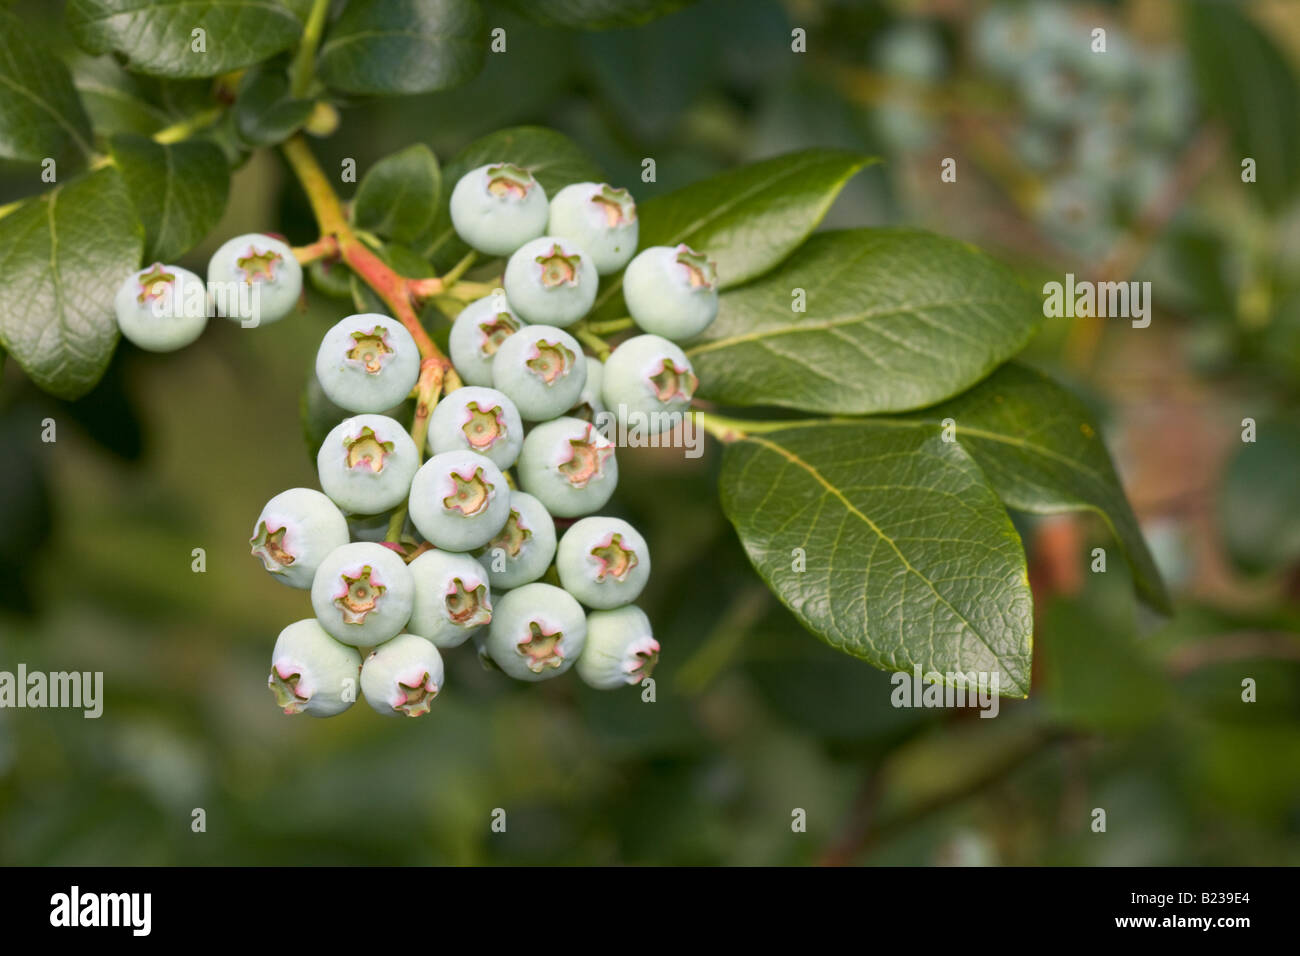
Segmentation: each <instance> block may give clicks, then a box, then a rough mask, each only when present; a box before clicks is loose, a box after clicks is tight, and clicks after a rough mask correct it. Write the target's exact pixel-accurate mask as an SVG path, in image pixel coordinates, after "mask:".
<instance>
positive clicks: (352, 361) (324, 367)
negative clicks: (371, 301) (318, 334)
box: [316, 312, 420, 412]
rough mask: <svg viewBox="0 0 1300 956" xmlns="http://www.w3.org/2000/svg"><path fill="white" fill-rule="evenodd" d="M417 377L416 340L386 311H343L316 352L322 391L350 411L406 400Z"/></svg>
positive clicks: (381, 407) (383, 408)
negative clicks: (352, 313)
mask: <svg viewBox="0 0 1300 956" xmlns="http://www.w3.org/2000/svg"><path fill="white" fill-rule="evenodd" d="M419 377H420V350H419V348H417V347H416V344H415V339H413V338H411V333H410V332H408V331H406V329H405V328H404V327H403V325H402V323H401V322H399V321H397V320H396V319H394V318H392V317H391V316H387V315H380V314H378V313H374V312H367V313H363V314H361V315H350V316H348V317H347V318H346V319H343V320H342V321H340V322H339V323H338V324H336V325H335V326H334V327H333V328H331V329H330V330H329V331H328V332H326V333H325V337H324V339H322V340H321V344H320V349H319V350H318V351H317V352H316V378H317V379H318V380H319V381H320V386H321V390H322V391H323V392H324V393H325V395H326V396H327V397H328V398H329V399H330V401H332V402H334V403H335V404H336V405H338V406H339V407H341V408H346V409H347V410H348V411H351V412H383V411H387V410H388V409H390V408H392V407H393V406H395V405H398V404H400V403H401V402H402V401H403V400H405V398H406V396H407V395H408V394H410V391H411V389H412V388H414V387H415V382H416V379H418V378H419Z"/></svg>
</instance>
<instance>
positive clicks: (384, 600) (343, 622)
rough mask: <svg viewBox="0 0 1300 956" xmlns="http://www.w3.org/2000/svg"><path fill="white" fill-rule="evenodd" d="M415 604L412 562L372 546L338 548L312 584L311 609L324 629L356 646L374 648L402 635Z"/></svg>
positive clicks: (326, 559)
mask: <svg viewBox="0 0 1300 956" xmlns="http://www.w3.org/2000/svg"><path fill="white" fill-rule="evenodd" d="M414 599H415V582H414V580H413V579H412V578H411V572H410V570H409V569H408V568H407V566H406V562H405V561H403V560H402V559H401V557H400V556H398V554H397V553H396V552H395V551H392V550H390V549H389V548H386V547H384V546H383V545H382V544H371V543H370V542H368V541H358V542H354V543H352V544H345V545H343V547H341V548H335V549H334V550H333V551H332V552H330V554H329V556H328V557H326V558H325V560H324V561H322V562H321V566H320V567H319V568H318V569H317V570H316V577H315V579H314V580H313V581H312V585H311V607H312V610H313V611H314V612H315V613H316V619H317V620H318V621H320V624H321V627H323V628H325V630H326V631H327V632H329V634H330V635H331V636H333V637H335V638H337V639H338V640H340V641H342V642H343V643H344V644H351V645H352V646H353V647H373V646H375V645H376V644H382V643H383V642H384V641H387V640H390V639H391V638H394V637H396V636H397V635H398V634H400V633H401V632H402V630H403V629H404V628H405V627H406V622H407V621H408V620H410V617H411V605H412V603H413V602H414Z"/></svg>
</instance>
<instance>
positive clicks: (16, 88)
mask: <svg viewBox="0 0 1300 956" xmlns="http://www.w3.org/2000/svg"><path fill="white" fill-rule="evenodd" d="M90 150H91V147H90V120H89V118H88V117H87V116H86V111H85V110H84V109H83V108H82V105H81V100H80V99H78V97H77V91H76V88H75V87H74V86H73V84H72V75H71V74H70V73H69V72H68V68H67V67H66V66H64V65H63V61H62V60H60V59H59V58H58V56H56V55H55V53H54V51H53V50H52V49H50V47H49V44H47V43H46V42H45V41H44V40H43V39H42V37H41V36H40V35H39V34H35V33H33V32H32V31H31V30H29V29H27V28H25V27H24V26H23V24H22V22H21V21H20V20H19V19H18V18H17V17H15V16H14V15H13V14H11V13H9V12H8V11H5V10H0V159H15V160H22V161H27V162H40V161H41V160H43V159H46V158H47V157H48V158H52V159H54V160H62V159H63V158H64V157H65V156H68V155H70V154H72V155H76V154H77V153H80V154H82V155H88V154H89V153H90Z"/></svg>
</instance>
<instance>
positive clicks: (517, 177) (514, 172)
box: [487, 163, 537, 199]
mask: <svg viewBox="0 0 1300 956" xmlns="http://www.w3.org/2000/svg"><path fill="white" fill-rule="evenodd" d="M536 185H537V180H535V179H533V177H532V174H531V173H529V172H528V171H527V170H524V169H520V168H519V167H518V166H516V165H514V164H513V163H501V164H500V165H498V166H489V167H488V171H487V191H488V192H489V193H491V194H492V195H493V196H499V197H502V198H507V197H508V198H510V199H523V198H524V197H525V196H527V195H528V191H529V190H530V189H532V188H533V187H535V186H536Z"/></svg>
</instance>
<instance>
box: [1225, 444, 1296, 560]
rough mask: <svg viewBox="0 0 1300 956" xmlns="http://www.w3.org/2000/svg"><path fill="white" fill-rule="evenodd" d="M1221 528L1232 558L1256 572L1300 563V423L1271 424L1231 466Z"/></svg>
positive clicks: (1240, 451) (1237, 456) (1229, 465)
mask: <svg viewBox="0 0 1300 956" xmlns="http://www.w3.org/2000/svg"><path fill="white" fill-rule="evenodd" d="M1219 525H1220V527H1221V528H1222V531H1223V537H1224V541H1225V542H1226V543H1227V546H1228V553H1229V554H1230V555H1231V556H1232V559H1233V560H1234V561H1236V562H1237V563H1238V564H1239V565H1241V566H1242V567H1243V568H1246V569H1247V570H1250V571H1266V570H1274V569H1277V568H1283V567H1287V566H1289V565H1292V564H1295V563H1297V562H1300V424H1297V423H1296V422H1294V421H1283V420H1276V419H1265V420H1263V421H1260V422H1258V423H1257V424H1256V432H1255V440H1254V441H1253V442H1243V443H1242V445H1241V448H1240V450H1238V451H1237V452H1236V453H1235V454H1234V455H1233V456H1232V459H1231V461H1229V463H1228V467H1227V470H1226V471H1225V472H1224V476H1223V486H1222V489H1221V491H1220V498H1219Z"/></svg>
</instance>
